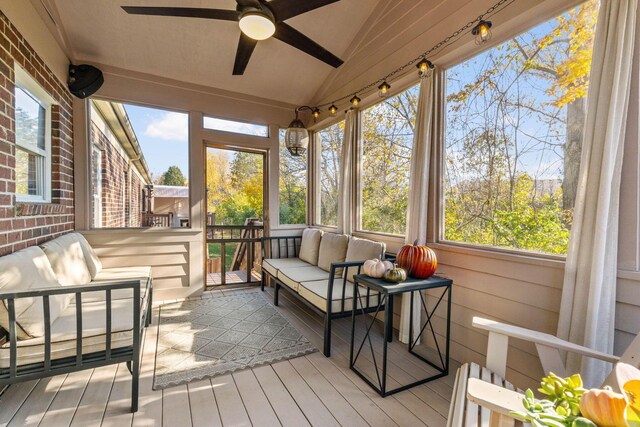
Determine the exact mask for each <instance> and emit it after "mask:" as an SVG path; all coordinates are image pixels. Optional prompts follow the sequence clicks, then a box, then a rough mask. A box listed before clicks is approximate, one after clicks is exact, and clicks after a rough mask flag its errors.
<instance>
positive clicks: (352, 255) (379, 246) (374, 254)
mask: <svg viewBox="0 0 640 427" xmlns="http://www.w3.org/2000/svg"><path fill="white" fill-rule="evenodd" d="M385 249H386V245H385V244H384V243H380V242H374V241H372V240H367V239H359V238H357V237H351V238H350V239H349V247H348V248H347V255H346V257H345V261H346V262H351V261H366V260H368V259H374V258H378V259H380V258H382V257H383V256H384V251H385ZM348 270H349V271H348V272H347V274H348V277H347V278H348V280H350V281H352V282H353V276H355V275H356V274H357V273H358V269H357V268H350V269H348Z"/></svg>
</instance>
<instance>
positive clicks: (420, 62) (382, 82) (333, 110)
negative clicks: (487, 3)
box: [318, 0, 516, 117]
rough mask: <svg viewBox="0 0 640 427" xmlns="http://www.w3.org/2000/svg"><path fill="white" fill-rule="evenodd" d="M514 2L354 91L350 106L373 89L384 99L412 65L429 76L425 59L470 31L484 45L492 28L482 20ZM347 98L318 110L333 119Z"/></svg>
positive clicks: (500, 4)
mask: <svg viewBox="0 0 640 427" xmlns="http://www.w3.org/2000/svg"><path fill="white" fill-rule="evenodd" d="M514 1H516V0H499V1H497V2H496V3H495V4H494V5H493V6H491V7H490V8H488V9H487V10H486V11H485V13H483V14H482V15H480V16H478V17H477V18H475V19H473V20H472V21H469V22H467V23H466V24H465V25H463V26H462V27H460V28H459V29H457V30H456V31H454V32H453V33H452V34H451V35H449V36H447V37H445V38H444V39H442V40H441V41H440V42H438V43H437V44H435V45H434V46H433V47H431V48H430V49H428V50H427V51H425V52H423V53H422V54H421V55H420V56H418V57H416V58H414V59H412V60H411V61H409V62H407V63H406V64H404V65H402V66H401V67H398V68H397V69H395V70H394V71H392V72H391V73H389V74H387V75H386V76H384V77H383V78H381V79H378V80H376V81H374V82H372V83H370V84H368V85H366V86H364V87H362V88H360V89H358V90H357V91H355V95H353V97H352V98H351V99H349V102H350V103H351V104H352V106H354V107H355V106H357V105H358V104H359V103H360V102H361V101H362V100H361V99H360V98H359V97H358V96H357V94H358V93H360V94H363V93H369V91H370V90H371V89H373V88H375V87H377V88H378V95H380V96H381V97H386V96H387V94H388V93H389V88H390V87H391V85H389V83H388V81H391V80H392V77H395V76H397V75H399V74H400V73H402V72H403V71H405V70H406V69H407V68H408V67H410V66H412V65H415V66H416V67H418V71H419V75H420V77H421V78H424V77H427V76H429V75H430V74H431V72H432V70H433V69H434V65H433V63H432V62H431V61H429V60H428V59H427V57H430V56H433V55H434V54H436V53H439V52H440V51H441V50H442V49H444V48H446V47H448V46H449V45H451V44H453V43H454V42H456V41H457V40H458V39H459V38H460V37H461V36H462V35H463V34H469V33H468V32H467V31H470V33H471V34H472V35H473V36H474V37H475V38H476V43H477V44H479V45H480V44H484V43H485V42H487V41H488V40H490V39H491V27H492V22H491V21H488V20H485V19H484V18H485V17H488V16H493V15H495V14H496V13H498V12H500V11H502V10H503V9H504V8H506V7H507V6H509V5H510V4H511V3H513V2H514ZM402 75H404V74H402ZM385 86H386V89H384V87H385ZM351 93H354V92H351ZM349 96H350V95H346V96H343V97H341V98H338V99H334V100H333V101H331V102H328V103H326V104H322V105H320V106H319V107H318V108H324V107H327V106H329V107H328V110H329V113H330V114H331V116H332V117H335V116H336V115H337V114H338V107H337V106H336V104H338V103H339V102H341V101H344V100H347V99H348V98H349Z"/></svg>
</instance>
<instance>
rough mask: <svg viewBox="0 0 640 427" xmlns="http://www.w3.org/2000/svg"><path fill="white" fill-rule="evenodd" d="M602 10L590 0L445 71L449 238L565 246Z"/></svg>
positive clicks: (557, 249)
mask: <svg viewBox="0 0 640 427" xmlns="http://www.w3.org/2000/svg"><path fill="white" fill-rule="evenodd" d="M597 10H598V2H597V1H594V0H591V1H587V2H586V3H583V4H582V5H580V6H578V7H576V8H574V9H572V10H570V11H569V12H567V13H565V14H563V15H562V16H560V17H558V18H557V19H555V20H552V21H549V22H546V23H543V24H541V25H539V26H537V27H535V28H533V29H532V30H530V31H528V32H526V33H523V34H521V35H519V36H516V37H515V38H513V39H511V40H510V41H508V42H506V43H503V44H502V45H499V46H497V47H495V48H493V49H490V50H488V51H485V52H483V53H481V54H480V55H478V56H476V57H475V58H472V59H471V60H468V61H466V62H464V63H462V64H460V65H459V66H456V67H453V68H452V69H450V70H448V71H447V123H446V125H447V132H446V159H445V182H444V184H445V185H444V190H445V199H446V203H445V238H447V239H450V240H460V241H465V242H471V243H481V244H489V245H494V246H506V247H513V248H521V249H529V250H537V251H543V252H551V253H564V252H565V251H566V247H567V242H568V236H569V228H570V225H571V217H572V209H573V204H574V199H575V192H576V185H577V178H578V172H579V163H580V155H581V147H582V139H583V134H582V133H583V126H584V111H585V100H586V93H587V89H588V80H589V79H588V77H589V70H590V64H591V54H592V44H593V34H594V27H595V20H596V16H597ZM525 202H526V203H525ZM541 230H543V231H544V232H543V233H542V234H540V232H539V231H541ZM535 236H538V237H540V238H541V240H536V237H535ZM545 242H546V243H545Z"/></svg>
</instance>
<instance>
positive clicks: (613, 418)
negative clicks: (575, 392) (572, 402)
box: [580, 387, 627, 427]
mask: <svg viewBox="0 0 640 427" xmlns="http://www.w3.org/2000/svg"><path fill="white" fill-rule="evenodd" d="M626 406H627V403H626V401H625V399H624V396H623V395H622V394H620V393H616V392H614V391H613V390H611V387H605V388H604V389H595V388H594V389H591V390H588V391H586V392H585V393H584V394H583V395H582V397H581V398H580V412H582V416H583V417H585V418H587V419H589V420H591V421H593V422H594V423H596V424H597V425H598V427H625V426H626V423H625V421H624V411H625V408H626Z"/></svg>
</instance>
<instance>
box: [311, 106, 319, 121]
mask: <svg viewBox="0 0 640 427" xmlns="http://www.w3.org/2000/svg"><path fill="white" fill-rule="evenodd" d="M311 115H312V116H313V121H314V123H315V121H316V120H318V117H320V109H319V108H318V107H315V108H314V109H313V110H311Z"/></svg>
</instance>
